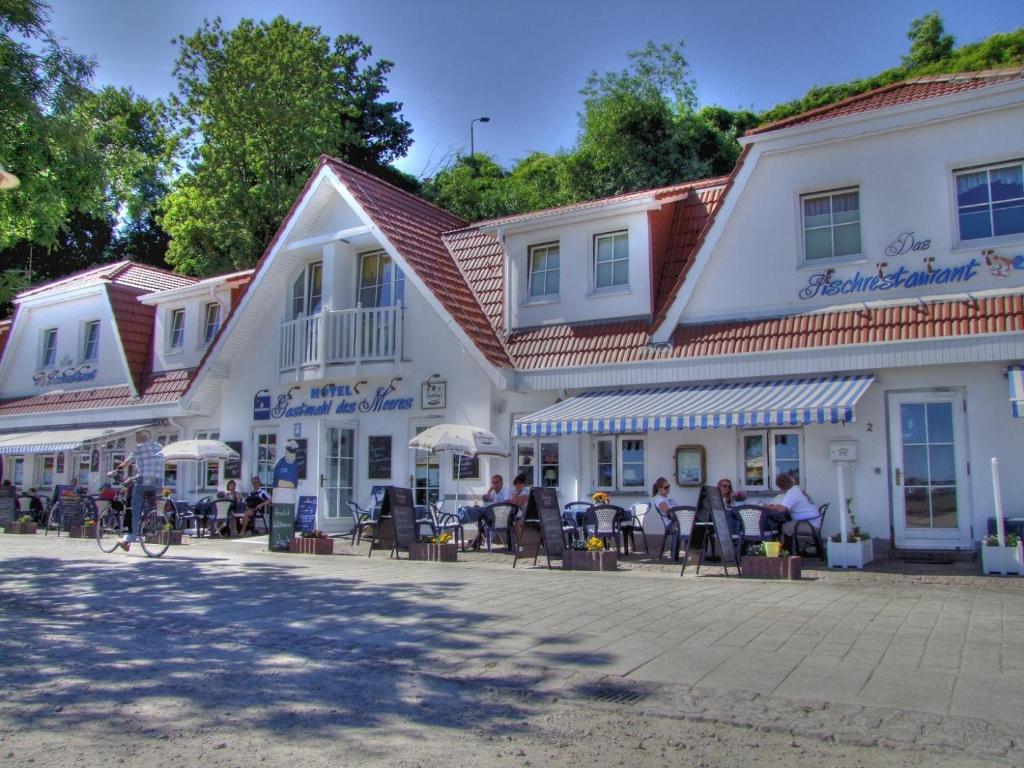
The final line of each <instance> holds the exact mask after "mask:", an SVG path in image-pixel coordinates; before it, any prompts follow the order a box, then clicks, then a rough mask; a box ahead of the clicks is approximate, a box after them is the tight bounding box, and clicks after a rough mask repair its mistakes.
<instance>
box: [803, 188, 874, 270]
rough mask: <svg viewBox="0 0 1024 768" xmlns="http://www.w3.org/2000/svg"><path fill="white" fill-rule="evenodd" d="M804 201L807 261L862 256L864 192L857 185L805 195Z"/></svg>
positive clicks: (805, 252) (805, 259)
mask: <svg viewBox="0 0 1024 768" xmlns="http://www.w3.org/2000/svg"><path fill="white" fill-rule="evenodd" d="M801 204H802V208H803V218H804V261H805V262H806V263H813V262H818V261H825V260H827V259H839V258H844V257H854V256H859V255H860V193H859V191H858V190H857V189H856V188H854V189H838V190H835V191H832V192H825V193H821V194H814V195H804V197H802V198H801Z"/></svg>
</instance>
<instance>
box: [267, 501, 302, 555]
mask: <svg viewBox="0 0 1024 768" xmlns="http://www.w3.org/2000/svg"><path fill="white" fill-rule="evenodd" d="M294 535H295V504H293V503H291V502H287V503H280V502H274V504H273V506H271V508H270V536H268V537H267V538H268V539H270V544H269V548H270V551H271V552H287V551H288V542H289V541H291V540H292V537H293V536H294Z"/></svg>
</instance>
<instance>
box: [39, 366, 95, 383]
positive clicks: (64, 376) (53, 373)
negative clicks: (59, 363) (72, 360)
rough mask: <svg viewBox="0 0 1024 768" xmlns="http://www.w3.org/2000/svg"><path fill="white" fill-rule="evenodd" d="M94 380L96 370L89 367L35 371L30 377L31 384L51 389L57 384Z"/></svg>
mask: <svg viewBox="0 0 1024 768" xmlns="http://www.w3.org/2000/svg"><path fill="white" fill-rule="evenodd" d="M95 378H96V368H95V367H93V366H91V365H78V366H70V367H67V368H52V369H50V370H48V371H36V372H35V373H34V374H33V375H32V383H33V384H34V385H35V386H37V387H52V386H56V385H58V384H78V383H79V382H82V381H92V380H93V379H95Z"/></svg>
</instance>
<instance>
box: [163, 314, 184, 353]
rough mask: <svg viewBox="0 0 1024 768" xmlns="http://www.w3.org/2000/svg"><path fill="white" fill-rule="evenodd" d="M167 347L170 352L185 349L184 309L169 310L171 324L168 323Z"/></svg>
mask: <svg viewBox="0 0 1024 768" xmlns="http://www.w3.org/2000/svg"><path fill="white" fill-rule="evenodd" d="M167 347H168V349H171V350H180V349H184V348H185V309H184V308H180V309H173V310H171V322H170V323H168V333H167Z"/></svg>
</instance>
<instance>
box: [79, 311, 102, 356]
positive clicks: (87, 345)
mask: <svg viewBox="0 0 1024 768" xmlns="http://www.w3.org/2000/svg"><path fill="white" fill-rule="evenodd" d="M99 356H100V321H99V320H90V321H89V322H87V323H86V324H85V325H84V326H83V328H82V361H83V362H87V361H88V362H92V361H95V360H98V359H99Z"/></svg>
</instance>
